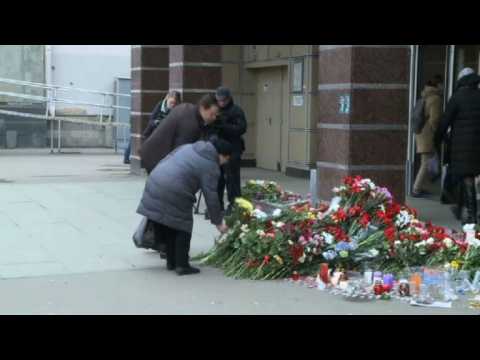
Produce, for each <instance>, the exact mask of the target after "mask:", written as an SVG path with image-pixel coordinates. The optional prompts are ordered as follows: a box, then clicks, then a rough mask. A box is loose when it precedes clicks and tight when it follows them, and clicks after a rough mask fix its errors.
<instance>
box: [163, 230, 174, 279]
mask: <svg viewBox="0 0 480 360" xmlns="http://www.w3.org/2000/svg"><path fill="white" fill-rule="evenodd" d="M166 245H167V248H166V250H167V251H166V258H167V270H170V271H173V270H175V268H176V258H175V255H176V248H175V239H174V238H170V239H167V244H166ZM160 257H162V254H161V253H160Z"/></svg>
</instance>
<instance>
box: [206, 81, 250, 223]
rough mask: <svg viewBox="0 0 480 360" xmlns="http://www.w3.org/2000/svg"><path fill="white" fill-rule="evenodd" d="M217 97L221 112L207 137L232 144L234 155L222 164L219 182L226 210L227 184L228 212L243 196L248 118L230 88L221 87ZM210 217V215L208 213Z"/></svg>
mask: <svg viewBox="0 0 480 360" xmlns="http://www.w3.org/2000/svg"><path fill="white" fill-rule="evenodd" d="M215 97H216V99H217V103H218V106H219V107H220V113H219V115H218V117H217V121H216V122H215V123H213V125H212V126H211V127H210V128H209V129H207V130H206V131H207V135H206V136H207V138H211V137H212V136H213V137H214V138H215V137H219V138H220V139H223V140H225V141H227V142H229V143H230V144H232V149H233V152H232V156H231V158H230V161H229V163H228V164H226V165H224V166H222V168H221V174H220V180H219V182H218V197H219V198H220V204H221V207H222V210H225V204H224V194H225V186H226V188H227V195H228V202H229V205H228V209H227V214H228V213H230V211H231V209H232V207H233V204H234V203H235V199H236V198H237V197H240V196H242V194H241V183H240V163H241V158H242V154H243V152H244V151H245V141H244V140H243V135H244V134H245V133H246V132H247V120H246V118H245V113H244V112H243V110H242V109H241V108H240V107H239V106H238V105H236V104H235V103H234V101H233V97H232V94H231V92H230V89H228V88H226V87H219V88H218V89H217V91H216V94H215ZM207 217H208V215H207Z"/></svg>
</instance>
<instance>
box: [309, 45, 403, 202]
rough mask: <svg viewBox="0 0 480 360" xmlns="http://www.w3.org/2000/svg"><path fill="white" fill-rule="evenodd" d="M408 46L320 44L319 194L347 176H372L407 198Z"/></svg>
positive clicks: (328, 192) (323, 194)
mask: <svg viewBox="0 0 480 360" xmlns="http://www.w3.org/2000/svg"><path fill="white" fill-rule="evenodd" d="M409 56H410V50H409V46H407V45H320V46H319V57H318V72H319V73H318V80H319V81H318V92H317V99H316V102H317V106H318V107H317V109H318V117H317V128H318V132H317V134H318V135H317V136H318V155H317V169H318V173H319V187H320V189H319V194H320V197H321V198H323V199H330V198H331V197H332V193H331V189H332V188H333V187H334V186H337V185H338V184H339V183H340V181H341V179H342V178H343V177H344V176H346V175H361V176H364V177H369V178H371V179H372V180H373V181H374V182H376V183H377V184H378V185H383V186H386V187H388V188H389V189H390V190H391V191H392V193H393V194H394V196H395V197H396V199H397V200H399V201H404V199H405V170H406V166H405V165H406V158H407V132H408V93H409V71H410V70H409V60H410V57H409Z"/></svg>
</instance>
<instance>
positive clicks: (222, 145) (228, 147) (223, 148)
mask: <svg viewBox="0 0 480 360" xmlns="http://www.w3.org/2000/svg"><path fill="white" fill-rule="evenodd" d="M209 141H210V142H211V143H212V144H213V146H214V147H215V149H216V150H217V153H218V154H219V155H223V156H230V155H232V152H233V147H232V144H230V143H229V142H228V141H226V140H223V139H220V138H219V137H216V136H215V137H212V138H210V140H209Z"/></svg>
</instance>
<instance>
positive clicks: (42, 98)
mask: <svg viewBox="0 0 480 360" xmlns="http://www.w3.org/2000/svg"><path fill="white" fill-rule="evenodd" d="M0 95H5V96H11V97H18V98H22V99H27V100H37V101H41V102H48V101H49V100H50V99H49V98H48V97H45V96H40V95H28V94H19V93H12V92H9V91H0ZM54 101H55V102H59V103H64V104H72V105H86V106H91V107H99V108H107V109H124V110H130V107H128V106H120V105H105V104H95V103H90V102H87V101H81V100H69V99H59V98H55V99H54Z"/></svg>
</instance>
